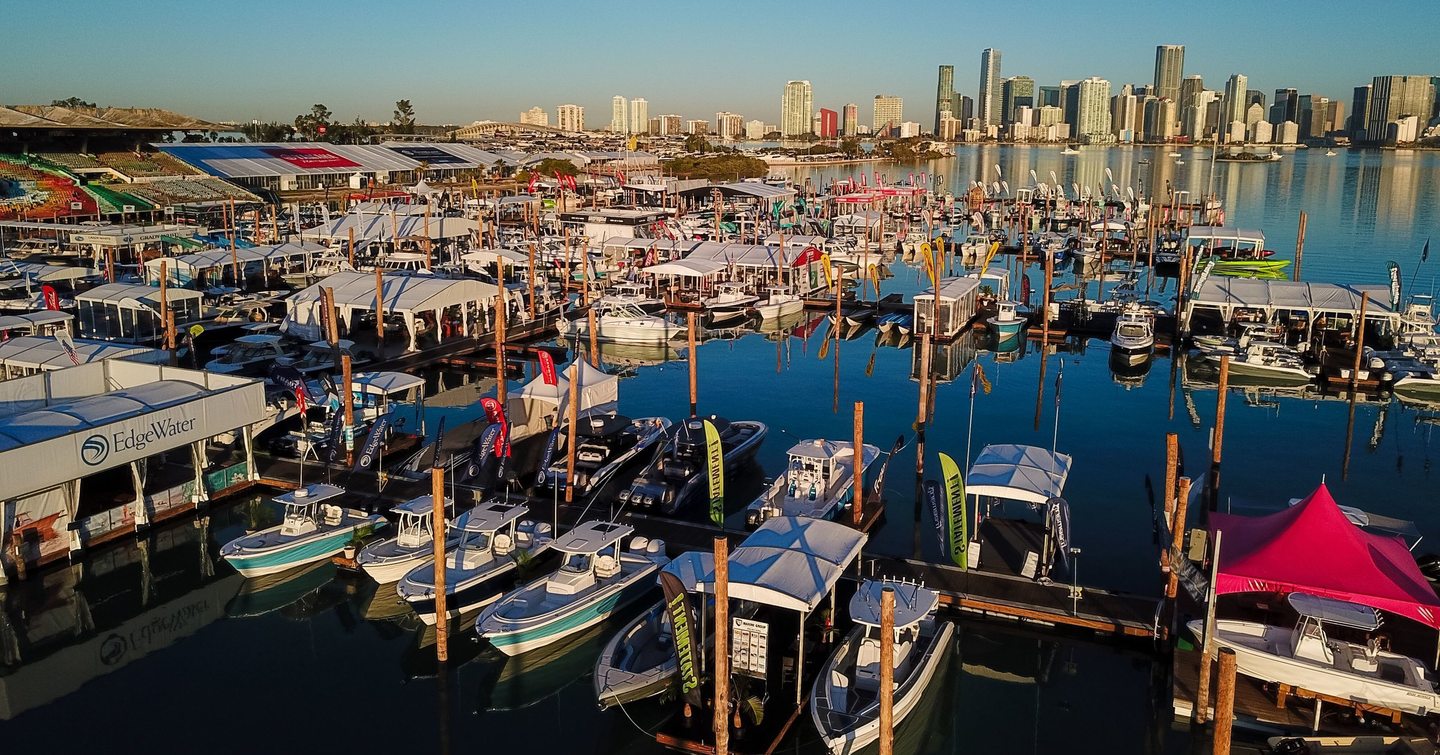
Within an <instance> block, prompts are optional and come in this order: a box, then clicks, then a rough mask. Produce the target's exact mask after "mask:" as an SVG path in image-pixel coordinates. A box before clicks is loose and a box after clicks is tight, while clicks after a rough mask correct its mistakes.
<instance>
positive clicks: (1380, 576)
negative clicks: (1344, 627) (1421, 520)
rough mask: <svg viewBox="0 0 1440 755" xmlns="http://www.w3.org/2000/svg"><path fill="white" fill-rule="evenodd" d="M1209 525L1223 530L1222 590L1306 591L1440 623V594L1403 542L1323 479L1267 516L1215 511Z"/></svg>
mask: <svg viewBox="0 0 1440 755" xmlns="http://www.w3.org/2000/svg"><path fill="white" fill-rule="evenodd" d="M1210 531H1211V532H1212V533H1213V532H1215V531H1221V532H1224V533H1225V537H1224V538H1223V539H1222V540H1221V543H1222V544H1221V546H1220V569H1219V578H1218V580H1217V581H1216V585H1215V591H1216V594H1219V595H1223V594H1226V593H1234V592H1278V593H1291V592H1306V593H1312V594H1314V595H1320V596H1322V597H1327V598H1336V599H1339V600H1348V601H1350V602H1352V603H1360V604H1363V605H1367V606H1370V607H1372V608H1378V609H1380V610H1382V611H1388V612H1390V613H1393V614H1397V615H1400V616H1405V617H1407V618H1410V619H1414V620H1415V621H1418V622H1420V623H1421V624H1424V625H1425V626H1428V627H1430V628H1432V629H1440V618H1437V617H1440V598H1437V597H1436V595H1435V590H1434V589H1432V588H1431V587H1430V583H1429V582H1428V581H1426V579H1425V576H1424V575H1423V574H1421V573H1420V568H1419V567H1418V566H1416V565H1415V559H1414V558H1413V557H1412V556H1411V555H1410V551H1409V550H1407V549H1406V547H1405V543H1404V541H1403V540H1401V539H1400V538H1398V537H1390V536H1386V535H1375V534H1371V533H1369V532H1366V531H1364V530H1362V529H1360V528H1359V527H1356V526H1355V525H1354V524H1352V523H1351V522H1350V520H1349V519H1346V518H1345V514H1344V513H1343V512H1341V511H1340V507H1339V506H1337V505H1336V504H1335V499H1334V498H1331V497H1330V491H1329V489H1327V488H1326V487H1325V486H1324V485H1323V484H1322V485H1321V486H1320V487H1318V488H1316V489H1315V492H1313V493H1311V494H1310V496H1309V497H1308V498H1306V499H1305V500H1303V501H1301V502H1300V503H1297V504H1295V505H1294V506H1291V507H1290V508H1287V509H1285V510H1284V511H1280V512H1277V513H1274V514H1269V515H1267V516H1259V517H1249V516H1238V515H1235V514H1211V515H1210Z"/></svg>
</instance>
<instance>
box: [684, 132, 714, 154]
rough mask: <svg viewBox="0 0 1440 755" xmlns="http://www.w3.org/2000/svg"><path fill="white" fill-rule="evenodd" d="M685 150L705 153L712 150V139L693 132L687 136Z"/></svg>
mask: <svg viewBox="0 0 1440 755" xmlns="http://www.w3.org/2000/svg"><path fill="white" fill-rule="evenodd" d="M685 151H686V152H699V153H700V154H702V155H703V154H705V153H706V152H708V151H710V140H709V139H706V138H705V135H704V134H691V135H689V136H687V137H685Z"/></svg>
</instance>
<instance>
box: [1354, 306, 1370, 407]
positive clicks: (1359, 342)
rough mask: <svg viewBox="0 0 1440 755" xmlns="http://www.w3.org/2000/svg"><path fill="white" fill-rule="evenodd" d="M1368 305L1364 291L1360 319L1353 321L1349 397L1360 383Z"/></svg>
mask: <svg viewBox="0 0 1440 755" xmlns="http://www.w3.org/2000/svg"><path fill="white" fill-rule="evenodd" d="M1369 305H1370V292H1369V291H1364V292H1361V294H1360V319H1358V320H1356V321H1355V363H1354V364H1353V365H1352V366H1351V368H1350V395H1351V396H1354V395H1355V389H1356V388H1357V387H1358V386H1359V383H1360V359H1361V357H1362V356H1363V355H1364V352H1365V310H1366V309H1367V308H1368V307H1369Z"/></svg>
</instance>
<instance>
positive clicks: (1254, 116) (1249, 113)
mask: <svg viewBox="0 0 1440 755" xmlns="http://www.w3.org/2000/svg"><path fill="white" fill-rule="evenodd" d="M1264 120H1265V108H1263V107H1261V106H1260V103H1258V102H1252V103H1250V106H1249V107H1247V108H1245V128H1246V129H1247V130H1248V129H1249V128H1250V127H1251V126H1254V125H1255V124H1256V123H1259V122H1260V121H1264ZM1265 122H1266V123H1269V121H1265Z"/></svg>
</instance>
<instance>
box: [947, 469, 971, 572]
mask: <svg viewBox="0 0 1440 755" xmlns="http://www.w3.org/2000/svg"><path fill="white" fill-rule="evenodd" d="M940 474H941V476H942V477H943V478H944V480H945V512H946V518H945V525H946V526H945V531H946V534H947V536H948V538H947V539H948V540H949V546H950V548H949V550H950V560H951V562H953V563H954V564H955V565H956V566H958V567H960V568H961V569H968V568H970V567H969V555H970V553H969V545H970V523H969V518H968V517H967V516H966V515H965V478H964V477H962V476H961V475H960V467H959V465H957V464H956V463H955V460H954V459H952V458H950V457H949V456H946V455H945V454H940Z"/></svg>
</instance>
